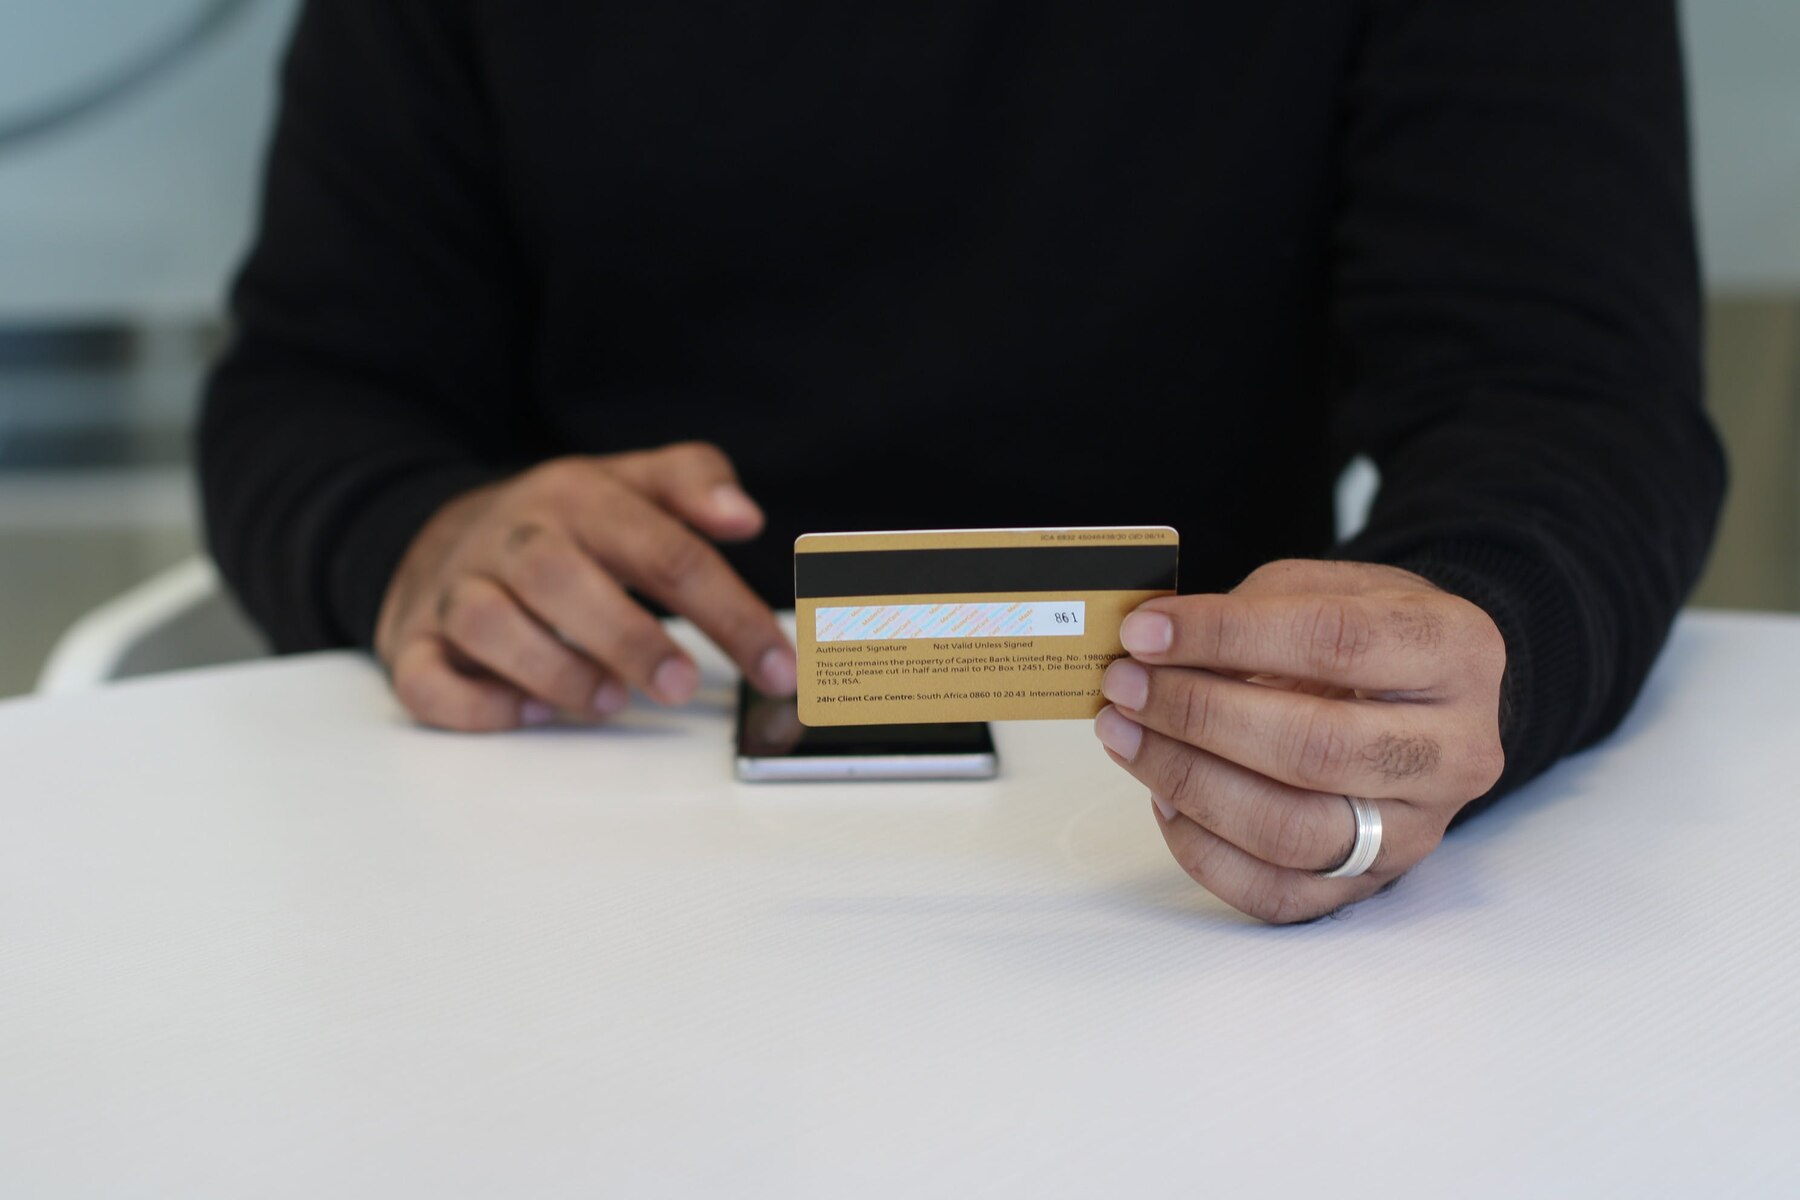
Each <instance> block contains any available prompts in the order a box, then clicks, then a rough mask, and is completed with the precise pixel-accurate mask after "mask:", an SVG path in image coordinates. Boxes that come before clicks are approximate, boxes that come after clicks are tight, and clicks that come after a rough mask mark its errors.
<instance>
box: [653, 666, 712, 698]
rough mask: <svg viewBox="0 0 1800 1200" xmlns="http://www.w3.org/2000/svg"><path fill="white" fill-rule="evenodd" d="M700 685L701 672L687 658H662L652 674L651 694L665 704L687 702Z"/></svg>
mask: <svg viewBox="0 0 1800 1200" xmlns="http://www.w3.org/2000/svg"><path fill="white" fill-rule="evenodd" d="M699 686H700V672H699V671H697V670H695V669H694V664H693V663H691V662H689V661H688V660H687V659H685V658H676V657H674V656H670V657H668V658H665V659H663V660H662V662H661V664H660V665H658V666H657V668H656V672H655V673H654V674H653V675H651V676H650V694H651V695H653V696H655V697H656V698H657V699H658V700H660V701H661V702H662V703H664V704H686V703H687V702H688V701H689V700H691V699H693V698H694V692H695V690H696V689H697V688H699Z"/></svg>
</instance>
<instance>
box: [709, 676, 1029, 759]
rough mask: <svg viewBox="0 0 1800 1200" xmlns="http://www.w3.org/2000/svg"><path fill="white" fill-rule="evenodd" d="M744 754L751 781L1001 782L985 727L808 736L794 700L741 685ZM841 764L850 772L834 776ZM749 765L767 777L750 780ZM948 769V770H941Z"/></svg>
mask: <svg viewBox="0 0 1800 1200" xmlns="http://www.w3.org/2000/svg"><path fill="white" fill-rule="evenodd" d="M737 753H738V765H739V774H740V775H743V776H744V777H746V778H749V777H751V775H752V774H754V776H755V777H757V778H799V777H806V778H837V779H849V778H857V777H864V776H870V777H873V776H889V777H900V778H925V777H927V776H941V775H946V774H948V775H953V776H963V777H971V776H973V777H983V778H985V777H990V776H992V775H993V774H994V738H993V734H992V733H990V732H989V730H988V726H987V722H985V721H973V722H945V723H942V724H932V725H831V726H825V727H820V728H809V727H807V726H805V725H802V724H801V723H800V714H799V712H798V710H797V709H796V707H795V704H794V698H793V697H792V696H787V697H782V698H776V697H773V696H765V695H763V694H762V693H760V692H758V691H756V690H755V689H754V688H752V687H750V686H749V685H748V684H746V683H740V684H739V685H738V726H737ZM834 760H836V761H839V762H841V763H843V764H844V769H843V770H842V771H835V772H834V771H833V770H832V769H831V764H832V762H833V761H834ZM909 760H910V761H911V762H912V766H911V767H910V769H909ZM746 761H749V762H751V763H761V764H764V765H765V769H763V770H761V771H754V772H749V773H747V772H746V770H745V763H746ZM771 762H786V763H789V764H792V765H794V766H795V767H796V768H797V769H796V771H795V772H793V773H791V774H789V773H784V772H781V771H780V770H779V768H775V769H774V770H770V769H767V764H769V763H771ZM803 763H804V764H806V765H805V766H802V764H803ZM855 764H860V767H859V766H857V765H855ZM872 764H882V765H883V767H884V769H879V770H877V769H870V768H871V765H872ZM946 764H948V765H949V769H948V770H945V769H942V768H943V767H944V766H945V765H946ZM934 768H937V769H934ZM983 768H985V769H983Z"/></svg>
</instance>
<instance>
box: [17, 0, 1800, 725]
mask: <svg viewBox="0 0 1800 1200" xmlns="http://www.w3.org/2000/svg"><path fill="white" fill-rule="evenodd" d="M297 7H298V0H0V696H6V695H12V694H17V693H20V692H24V691H28V690H30V689H31V687H32V686H33V683H34V681H35V680H36V678H37V677H38V673H39V671H40V669H41V668H42V666H43V663H44V660H45V656H46V655H47V654H48V653H49V651H50V648H51V646H52V645H53V644H54V643H55V641H56V639H57V637H58V635H59V634H61V633H62V632H63V631H64V629H65V628H67V627H68V625H69V624H70V623H71V622H72V621H74V620H75V619H76V618H77V617H78V616H80V615H81V614H83V613H84V612H86V611H88V610H90V609H92V608H93V607H94V606H96V605H98V604H100V603H101V602H102V601H105V600H107V599H108V598H110V597H113V596H116V595H118V594H119V593H121V592H123V591H125V590H126V589H128V588H130V587H132V586H133V585H134V584H136V583H138V582H139V581H142V580H144V579H146V578H148V577H150V576H152V575H154V574H156V573H158V572H160V571H162V570H164V569H165V568H168V567H170V566H171V565H172V564H176V563H179V562H182V561H184V560H186V559H188V558H189V557H190V556H191V555H193V554H195V553H196V551H197V548H198V545H199V537H198V532H197V528H196V519H195V504H194V494H193V485H192V481H191V479H190V476H189V470H188V463H189V454H190V450H189V444H188V428H189V424H190V421H191V418H192V414H193V410H194V405H195V400H196V396H197V394H198V388H199V381H200V379H201V376H202V374H203V372H204V370H205V367H206V364H207V362H208V360H209V357H210V356H211V355H212V354H213V353H214V352H215V349H216V347H217V346H218V344H219V341H220V337H221V315H220V314H221V307H222V299H223V293H224V287H225V284H226V281H227V280H228V278H229V276H230V274H231V271H232V269H233V265H234V264H235V262H236V260H237V258H238V256H239V255H240V253H241V252H242V250H243V248H244V245H245V242H246V239H247V237H248V233H249V228H250V222H251V218H252V215H253V208H254V203H255V194H256V187H257V175H258V170H259V164H260V159H261V153H262V143H263V139H264V136H265V133H266V130H267V127H268V123H269V119H270V115H271V112H272V108H273V99H274V71H275V66H276V62H277V59H278V57H279V54H280V50H281V46H282V43H283V40H284V38H285V35H286V32H287V29H288V26H289V24H290V23H291V21H292V20H293V16H294V11H295V9H296V8H297ZM1685 19H1686V26H1687V36H1688V45H1689V66H1690V75H1691V79H1692V91H1693V107H1694V130H1695V136H1696V146H1697V175H1698V185H1699V197H1700V210H1701V223H1702V234H1703V246H1704V250H1705V255H1706V264H1707V286H1708V292H1709V316H1710V330H1709V335H1708V343H1709V344H1708V352H1709V360H1710V368H1709V372H1710V377H1711V378H1710V391H1711V404H1712V407H1713V411H1714V414H1715V416H1716V418H1717V419H1718V421H1719V423H1720V425H1721V427H1722V429H1723V432H1724V435H1725V440H1726V442H1727V444H1728V446H1729V449H1730V452H1731V456H1732V462H1733V473H1734V480H1735V485H1734V488H1733V493H1732V497H1731V501H1730V504H1729V507H1728V509H1727V512H1726V519H1725V525H1724V529H1723V532H1722V534H1721V537H1720V540H1719V543H1718V547H1717V549H1716V551H1715V553H1714V557H1713V561H1712V564H1711V567H1710V568H1709V570H1708V573H1707V576H1706V578H1705V580H1704V581H1703V583H1702V585H1701V589H1700V594H1699V596H1698V597H1697V602H1698V603H1701V604H1706V605H1712V606H1719V607H1733V608H1764V609H1787V610H1795V609H1800V483H1797V480H1800V473H1797V472H1796V471H1795V464H1796V458H1797V456H1800V71H1797V70H1795V68H1794V63H1795V61H1796V54H1797V51H1800V3H1794V0H1703V2H1701V0H1694V2H1692V3H1690V4H1688V6H1687V12H1686V18H1685Z"/></svg>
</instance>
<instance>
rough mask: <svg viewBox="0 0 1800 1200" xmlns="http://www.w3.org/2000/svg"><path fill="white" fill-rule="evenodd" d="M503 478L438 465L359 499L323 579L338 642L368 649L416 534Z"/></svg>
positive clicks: (474, 467) (491, 471)
mask: <svg viewBox="0 0 1800 1200" xmlns="http://www.w3.org/2000/svg"><path fill="white" fill-rule="evenodd" d="M504 475H505V472H504V471H500V470H497V469H495V468H493V467H484V466H480V465H478V464H475V463H468V462H449V463H438V464H433V465H431V466H428V467H423V468H415V469H413V470H411V471H409V472H408V473H406V474H404V475H401V476H398V477H389V478H388V479H387V480H385V481H384V482H383V483H382V484H380V485H378V486H376V487H373V488H371V489H370V490H369V491H368V492H366V493H364V494H363V495H362V496H360V497H358V498H357V503H356V506H355V507H356V509H357V510H358V512H357V515H356V517H355V518H354V519H352V520H351V521H350V522H349V524H348V526H347V528H346V529H345V530H344V534H343V538H342V540H341V541H340V542H339V543H338V546H337V548H336V551H335V552H334V553H333V555H332V558H331V565H330V574H329V578H328V580H327V589H328V591H327V597H328V602H329V604H330V608H331V616H332V620H333V622H334V623H335V624H336V625H337V630H336V632H337V634H338V636H339V637H340V639H342V640H343V641H345V642H349V643H351V644H353V645H356V646H360V647H362V648H363V649H365V650H367V649H370V648H372V647H373V645H374V643H375V622H376V619H377V618H378V617H379V616H380V615H381V603H382V600H383V599H384V598H385V597H386V596H387V589H388V584H389V583H390V582H391V581H392V580H393V578H394V572H395V570H397V569H398V568H399V566H400V559H401V558H402V557H403V556H404V555H405V554H406V551H407V548H408V547H410V546H411V545H412V541H413V538H415V537H417V536H418V533H419V530H421V529H423V528H424V527H425V523H426V522H427V521H429V520H430V519H431V518H432V517H433V516H434V515H435V514H436V513H437V511H438V510H439V509H440V508H442V507H443V506H444V505H445V504H448V503H449V502H450V501H451V500H453V499H455V498H456V497H458V496H460V495H462V494H464V493H465V492H469V491H473V490H474V489H475V488H478V487H482V486H485V485H486V484H489V483H492V482H494V481H495V480H497V479H500V478H502V477H503V476H504Z"/></svg>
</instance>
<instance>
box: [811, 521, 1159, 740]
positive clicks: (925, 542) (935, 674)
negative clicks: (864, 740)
mask: <svg viewBox="0 0 1800 1200" xmlns="http://www.w3.org/2000/svg"><path fill="white" fill-rule="evenodd" d="M1179 549H1180V539H1179V537H1178V535H1177V534H1176V532H1175V531H1174V530H1173V529H1171V528H1169V527H1168V526H1166V525H1147V526H1136V527H1126V528H1116V529H1113V528H1108V529H949V530H934V531H923V532H921V531H909V532H905V533H809V534H806V535H804V536H802V537H801V538H800V539H799V540H797V541H796V542H795V543H794V611H795V617H796V627H797V631H798V634H799V638H798V642H799V651H800V720H801V722H802V723H803V724H806V725H908V724H922V723H926V722H933V721H1027V720H1045V719H1055V718H1070V717H1092V716H1093V715H1094V714H1095V713H1097V712H1099V711H1100V709H1101V708H1102V707H1103V706H1104V705H1105V703H1106V701H1105V700H1104V699H1103V698H1102V697H1101V695H1100V677H1101V676H1102V675H1103V674H1105V672H1106V666H1107V664H1108V663H1110V662H1112V661H1113V659H1115V658H1118V657H1119V656H1120V655H1122V654H1123V653H1124V648H1123V647H1122V646H1120V644H1119V623H1120V622H1121V621H1123V620H1124V619H1125V614H1127V613H1129V612H1130V611H1131V610H1132V609H1134V608H1136V607H1137V606H1138V605H1140V604H1142V603H1143V602H1144V601H1146V600H1149V599H1151V598H1152V597H1154V596H1167V595H1171V594H1173V593H1174V591H1175V566H1176V555H1177V553H1178V551H1179Z"/></svg>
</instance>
